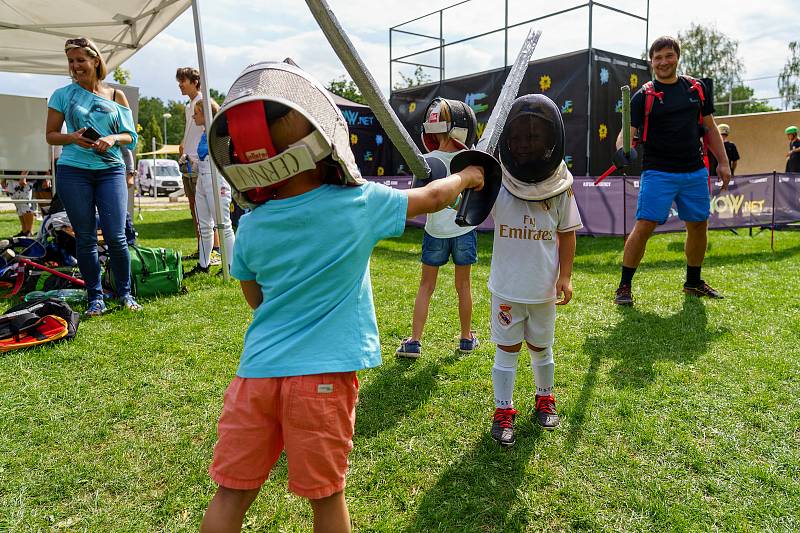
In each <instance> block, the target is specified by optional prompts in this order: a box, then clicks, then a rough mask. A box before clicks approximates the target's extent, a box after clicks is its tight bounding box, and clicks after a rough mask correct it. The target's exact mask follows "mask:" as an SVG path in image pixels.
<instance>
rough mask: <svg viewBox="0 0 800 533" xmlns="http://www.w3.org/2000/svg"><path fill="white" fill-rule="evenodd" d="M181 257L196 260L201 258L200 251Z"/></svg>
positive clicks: (185, 259)
mask: <svg viewBox="0 0 800 533" xmlns="http://www.w3.org/2000/svg"><path fill="white" fill-rule="evenodd" d="M181 259H182V260H183V261H196V260H198V259H200V252H195V253H193V254H189V255H184V256H183V257H181Z"/></svg>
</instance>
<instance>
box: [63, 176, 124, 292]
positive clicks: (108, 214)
mask: <svg viewBox="0 0 800 533" xmlns="http://www.w3.org/2000/svg"><path fill="white" fill-rule="evenodd" d="M56 192H57V193H58V196H59V197H60V198H61V202H62V203H63V204H64V209H65V210H66V211H67V216H68V217H69V221H70V224H71V225H72V229H73V230H75V238H76V240H77V250H78V268H79V269H80V271H81V275H82V276H83V280H84V281H85V282H86V291H87V293H88V296H89V301H90V302H91V301H93V300H97V299H101V298H102V297H103V289H102V287H101V286H100V260H99V259H98V257H97V215H99V217H100V229H102V230H103V239H104V240H105V242H106V245H107V246H108V252H109V256H110V261H109V262H110V264H111V272H112V274H113V275H114V283H115V285H116V287H117V296H119V297H120V298H121V297H123V296H127V295H128V294H130V292H131V263H130V257H129V255H128V243H127V241H126V240H125V213H126V209H127V206H128V188H127V184H126V182H125V167H124V166H118V167H112V168H106V169H101V170H92V169H85V168H77V167H73V166H69V165H58V168H57V170H56ZM95 211H96V213H97V215H96V214H95Z"/></svg>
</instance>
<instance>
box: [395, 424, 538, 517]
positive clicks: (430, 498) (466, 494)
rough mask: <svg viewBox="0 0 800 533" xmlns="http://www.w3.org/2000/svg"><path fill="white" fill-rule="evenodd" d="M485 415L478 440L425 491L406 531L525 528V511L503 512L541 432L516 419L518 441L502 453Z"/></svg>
mask: <svg viewBox="0 0 800 533" xmlns="http://www.w3.org/2000/svg"><path fill="white" fill-rule="evenodd" d="M489 414H490V413H489V411H487V413H486V432H485V433H484V435H483V437H482V438H481V439H480V440H479V441H478V442H476V443H475V446H474V448H473V449H472V450H470V451H468V452H466V453H465V454H464V455H462V456H461V458H460V460H459V461H457V462H456V463H454V464H452V465H450V467H449V468H447V470H446V471H445V472H444V473H443V474H442V475H441V476H440V477H439V480H438V481H437V482H436V485H434V486H433V487H431V489H430V490H428V491H427V492H426V493H425V496H424V497H423V499H422V502H421V503H420V505H419V507H418V508H417V512H416V515H415V516H414V521H413V522H412V523H411V524H410V525H409V526H408V527H407V528H406V531H407V532H409V533H411V532H415V533H416V532H419V531H495V530H504V529H506V528H507V529H509V530H521V529H525V525H526V524H527V523H528V521H529V517H528V516H527V515H525V514H524V513H516V514H515V515H513V516H510V517H509V516H508V512H509V510H511V509H513V508H514V502H515V501H516V499H517V498H518V496H519V493H518V489H519V487H520V485H521V484H522V482H523V480H524V479H525V475H526V465H527V464H528V462H529V460H530V457H531V455H533V453H534V452H535V450H536V448H537V446H539V441H540V440H541V438H542V433H543V431H542V429H541V428H540V427H539V426H537V425H535V424H533V423H532V421H531V418H530V417H529V416H519V415H518V416H517V420H516V423H515V426H516V429H517V442H516V444H515V445H514V447H513V448H509V449H503V448H501V447H500V446H499V445H498V444H497V443H496V442H494V441H493V440H492V438H491V436H490V435H489V423H490V417H489ZM504 526H507V527H504Z"/></svg>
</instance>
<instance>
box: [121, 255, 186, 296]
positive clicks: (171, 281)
mask: <svg viewBox="0 0 800 533" xmlns="http://www.w3.org/2000/svg"><path fill="white" fill-rule="evenodd" d="M128 249H129V251H130V256H131V292H132V293H133V295H134V296H136V297H142V298H145V297H148V296H156V295H166V294H177V293H179V292H181V290H182V289H183V262H182V261H181V252H180V251H178V250H173V249H171V248H147V247H144V246H136V245H133V246H129V247H128ZM107 274H108V278H109V281H110V282H111V287H112V288H114V289H116V287H114V276H113V275H111V269H110V268H109V269H108V270H107Z"/></svg>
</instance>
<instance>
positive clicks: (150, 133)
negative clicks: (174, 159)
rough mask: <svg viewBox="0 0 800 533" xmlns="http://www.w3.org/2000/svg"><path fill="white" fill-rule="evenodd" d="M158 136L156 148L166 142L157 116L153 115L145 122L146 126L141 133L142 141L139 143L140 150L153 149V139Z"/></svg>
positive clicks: (147, 150)
mask: <svg viewBox="0 0 800 533" xmlns="http://www.w3.org/2000/svg"><path fill="white" fill-rule="evenodd" d="M153 137H155V138H156V149H158V148H160V147H161V145H162V144H163V142H164V136H163V135H162V134H161V126H160V125H159V121H158V120H157V119H156V117H155V116H151V117H150V118H149V119H148V120H147V122H146V123H145V126H144V128H142V131H141V132H140V133H139V138H140V139H141V142H139V143H138V144H137V147H139V149H138V150H137V151H139V152H149V151H151V150H152V149H153V144H152V139H153Z"/></svg>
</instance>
